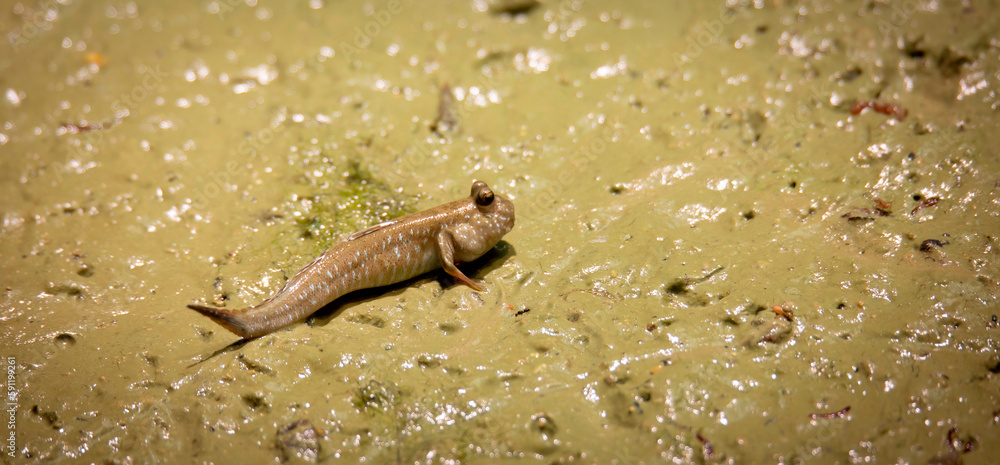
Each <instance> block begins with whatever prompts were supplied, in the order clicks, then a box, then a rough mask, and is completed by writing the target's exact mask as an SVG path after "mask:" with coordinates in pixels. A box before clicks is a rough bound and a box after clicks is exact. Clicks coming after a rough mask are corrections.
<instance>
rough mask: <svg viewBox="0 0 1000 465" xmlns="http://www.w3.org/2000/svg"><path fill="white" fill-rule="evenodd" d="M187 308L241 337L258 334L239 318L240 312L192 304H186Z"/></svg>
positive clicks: (246, 337)
mask: <svg viewBox="0 0 1000 465" xmlns="http://www.w3.org/2000/svg"><path fill="white" fill-rule="evenodd" d="M188 308H190V309H191V310H195V311H197V312H198V313H201V314H202V315H205V316H207V317H209V318H211V319H212V321H214V322H216V323H218V324H219V325H221V326H222V327H223V328H226V329H228V330H230V331H232V332H233V334H236V335H237V336H239V337H242V338H243V339H253V338H255V337H257V336H259V335H257V334H254V332H253V331H252V330H251V329H250V327H249V326H247V324H246V322H244V321H243V319H242V318H240V312H238V311H233V310H229V309H225V308H218V307H208V306H205V305H194V304H191V305H188Z"/></svg>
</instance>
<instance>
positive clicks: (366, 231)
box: [344, 220, 396, 242]
mask: <svg viewBox="0 0 1000 465" xmlns="http://www.w3.org/2000/svg"><path fill="white" fill-rule="evenodd" d="M394 224H396V220H389V221H386V222H384V223H379V224H376V225H375V226H372V227H370V228H365V229H362V230H360V231H358V232H356V233H354V234H351V235H350V236H347V239H344V242H347V241H353V240H355V239H357V238H359V237H362V236H367V235H369V234H371V233H373V232H375V231H378V230H380V229H382V228H387V227H389V226H392V225H394Z"/></svg>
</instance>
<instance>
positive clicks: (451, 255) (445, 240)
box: [434, 230, 486, 292]
mask: <svg viewBox="0 0 1000 465" xmlns="http://www.w3.org/2000/svg"><path fill="white" fill-rule="evenodd" d="M434 243H435V245H436V247H437V253H438V259H439V260H440V261H441V268H444V271H445V272H446V273H448V274H450V275H451V276H452V277H454V278H455V279H457V280H459V282H461V283H462V284H465V285H466V286H469V287H471V288H473V289H475V290H477V291H479V292H486V289H483V287H482V286H480V285H479V283H477V282H475V281H473V280H471V279H469V277H468V276H466V275H465V274H464V273H462V270H459V269H458V267H456V266H455V241H454V239H453V238H452V235H451V233H450V232H448V231H447V230H445V231H441V232H439V233H438V234H437V237H436V238H435V241H434Z"/></svg>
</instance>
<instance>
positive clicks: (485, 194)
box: [476, 189, 493, 207]
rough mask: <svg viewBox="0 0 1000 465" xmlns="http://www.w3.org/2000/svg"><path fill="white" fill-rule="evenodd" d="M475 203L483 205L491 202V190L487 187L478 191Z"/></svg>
mask: <svg viewBox="0 0 1000 465" xmlns="http://www.w3.org/2000/svg"><path fill="white" fill-rule="evenodd" d="M476 203H477V204H479V205H482V206H484V207H485V206H487V205H489V204H491V203H493V191H491V190H489V189H483V190H481V191H479V194H478V195H476Z"/></svg>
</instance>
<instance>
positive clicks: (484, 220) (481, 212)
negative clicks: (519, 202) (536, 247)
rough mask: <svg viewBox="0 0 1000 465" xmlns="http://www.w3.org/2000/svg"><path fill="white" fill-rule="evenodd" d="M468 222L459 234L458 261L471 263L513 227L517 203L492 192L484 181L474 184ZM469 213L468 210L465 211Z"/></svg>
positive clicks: (456, 253) (470, 197) (470, 198)
mask: <svg viewBox="0 0 1000 465" xmlns="http://www.w3.org/2000/svg"><path fill="white" fill-rule="evenodd" d="M469 200H470V202H469V204H470V205H471V207H472V208H470V210H473V212H472V214H471V215H468V216H466V218H467V220H466V221H467V223H466V224H465V225H463V227H461V228H460V231H456V232H457V233H458V234H457V237H456V240H457V242H458V243H457V244H456V245H457V247H456V251H455V255H456V259H457V260H459V261H461V262H469V261H472V260H474V259H476V258H478V257H479V256H481V255H483V254H484V253H486V252H488V251H489V250H490V249H492V248H493V246H494V245H496V244H497V242H500V238H502V237H503V236H504V235H505V234H507V233H508V232H510V230H511V229H513V228H514V204H512V203H510V201H509V200H507V199H505V198H503V197H502V196H500V195H499V194H496V193H494V192H493V190H491V189H490V186H488V185H486V183H485V182H483V181H476V182H474V183H472V193H471V195H470V196H469ZM466 211H469V210H466Z"/></svg>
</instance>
